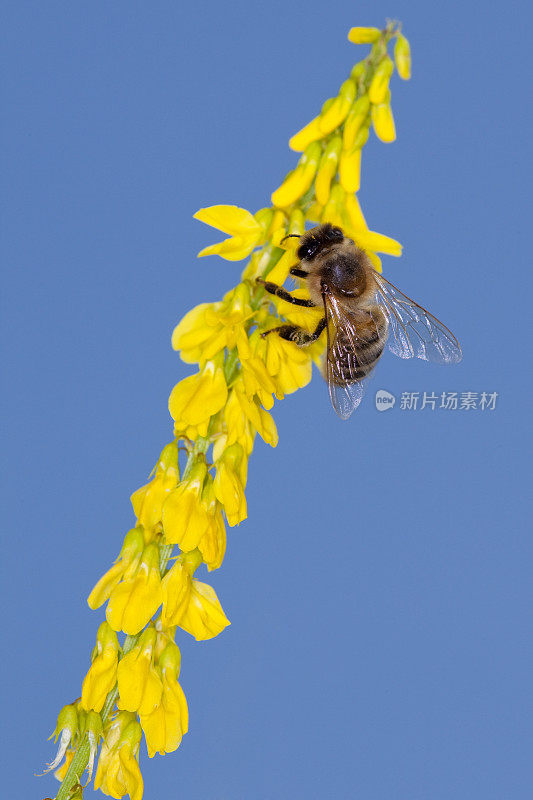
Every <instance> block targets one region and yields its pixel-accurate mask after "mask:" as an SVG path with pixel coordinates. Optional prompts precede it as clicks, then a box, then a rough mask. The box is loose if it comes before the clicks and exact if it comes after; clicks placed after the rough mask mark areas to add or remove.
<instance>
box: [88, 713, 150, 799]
mask: <svg viewBox="0 0 533 800" xmlns="http://www.w3.org/2000/svg"><path fill="white" fill-rule="evenodd" d="M141 736H142V731H141V726H140V725H139V723H138V722H137V721H136V720H135V717H134V716H133V715H132V714H129V713H128V712H122V713H121V714H118V715H117V716H116V717H115V719H114V720H113V722H112V724H111V726H110V728H109V730H108V732H107V734H106V737H105V740H104V743H103V744H102V750H101V753H100V759H99V762H98V769H97V770H96V777H95V779H94V788H95V789H101V790H102V791H103V792H104V794H107V795H110V796H111V797H115V798H120V797H123V796H124V795H125V794H128V795H129V796H130V798H131V800H142V796H143V779H142V775H141V771H140V769H139V764H138V761H137V754H138V752H139V743H140V741H141Z"/></svg>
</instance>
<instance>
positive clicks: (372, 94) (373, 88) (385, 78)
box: [368, 56, 394, 105]
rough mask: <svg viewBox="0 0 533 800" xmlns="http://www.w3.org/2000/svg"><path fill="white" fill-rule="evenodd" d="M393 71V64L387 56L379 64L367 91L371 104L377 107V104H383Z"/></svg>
mask: <svg viewBox="0 0 533 800" xmlns="http://www.w3.org/2000/svg"><path fill="white" fill-rule="evenodd" d="M393 69H394V64H393V63H392V60H391V59H390V58H389V56H385V58H384V59H383V60H382V61H380V62H379V64H378V66H377V67H376V71H375V72H374V75H373V77H372V81H371V82H370V88H369V90H368V97H369V99H370V102H371V103H374V104H375V105H377V104H378V103H383V102H384V100H385V95H386V94H387V91H388V88H389V81H390V77H391V75H392V72H393Z"/></svg>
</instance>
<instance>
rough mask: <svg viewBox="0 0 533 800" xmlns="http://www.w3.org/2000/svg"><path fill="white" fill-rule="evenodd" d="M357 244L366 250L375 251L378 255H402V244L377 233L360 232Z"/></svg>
mask: <svg viewBox="0 0 533 800" xmlns="http://www.w3.org/2000/svg"><path fill="white" fill-rule="evenodd" d="M356 243H357V244H358V245H359V246H360V247H362V248H363V249H364V250H375V251H377V252H378V253H387V255H389V256H401V254H402V246H401V244H400V242H397V241H396V239H391V237H390V236H384V234H382V233H376V232H375V231H360V232H359V233H358V234H357V238H356Z"/></svg>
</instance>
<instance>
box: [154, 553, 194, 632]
mask: <svg viewBox="0 0 533 800" xmlns="http://www.w3.org/2000/svg"><path fill="white" fill-rule="evenodd" d="M197 553H198V551H197ZM191 555H192V554H191ZM199 563H200V562H199V558H198V556H197V555H196V554H195V556H194V562H193V564H191V561H190V559H187V558H184V557H183V556H180V557H179V558H177V559H176V561H175V562H174V564H173V566H172V568H171V569H169V571H168V572H167V574H166V575H165V577H164V578H163V609H162V611H161V624H162V625H163V628H168V627H170V626H172V625H178V624H179V620H180V618H181V617H182V615H183V612H184V610H185V609H186V607H187V605H188V603H189V599H190V595H191V592H192V572H193V571H194V569H195V568H196V567H197V566H198V564H199Z"/></svg>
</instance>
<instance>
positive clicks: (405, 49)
mask: <svg viewBox="0 0 533 800" xmlns="http://www.w3.org/2000/svg"><path fill="white" fill-rule="evenodd" d="M394 60H395V62H396V69H397V70H398V75H399V76H400V78H402V79H403V80H404V81H408V80H409V78H410V77H411V48H410V46H409V42H408V41H407V39H406V38H405V36H403V35H402V34H401V33H399V34H398V36H397V38H396V44H395V45H394Z"/></svg>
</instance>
